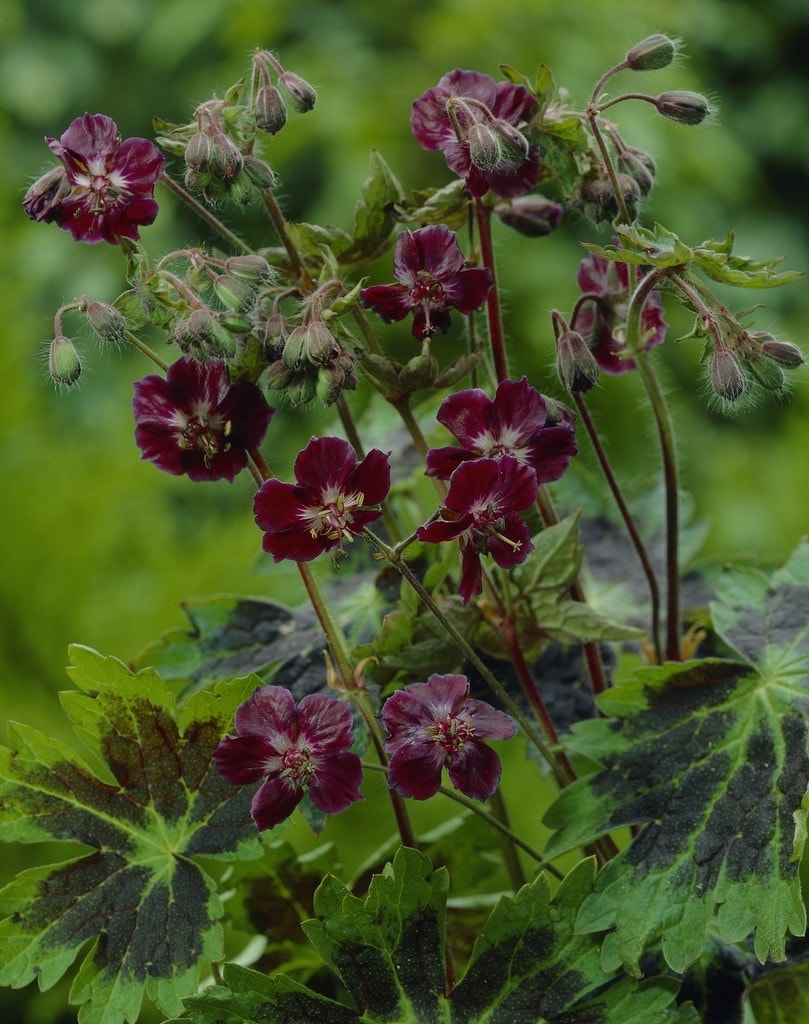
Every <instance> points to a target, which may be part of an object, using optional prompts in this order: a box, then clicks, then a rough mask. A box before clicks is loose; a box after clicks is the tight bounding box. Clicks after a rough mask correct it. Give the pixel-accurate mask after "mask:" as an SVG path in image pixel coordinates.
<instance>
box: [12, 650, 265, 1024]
mask: <svg viewBox="0 0 809 1024" xmlns="http://www.w3.org/2000/svg"><path fill="white" fill-rule="evenodd" d="M71 656H72V659H73V665H72V667H71V668H70V669H69V674H70V676H71V678H72V679H73V681H74V682H75V683H76V685H77V686H79V687H80V690H79V691H78V692H70V693H66V694H63V695H62V703H63V706H64V708H65V711H66V712H67V714H68V715H69V717H70V718H71V720H72V722H73V726H74V730H75V732H76V733H77V735H79V736H80V737H81V738H82V739H83V740H84V741H85V742H86V743H87V745H88V746H89V747H90V749H91V750H92V751H93V752H94V754H96V755H97V756H98V758H99V759H100V767H101V770H102V773H103V774H99V773H97V772H96V771H94V770H93V769H92V768H90V767H89V766H88V764H87V763H85V762H84V761H83V760H81V759H80V758H79V757H78V756H77V755H76V754H74V753H73V752H72V751H71V750H69V749H68V748H67V747H66V746H64V745H63V744H61V743H58V742H56V741H54V740H52V739H49V738H48V737H46V736H43V735H42V734H41V733H39V732H37V731H36V730H34V729H31V728H28V727H25V726H16V725H14V726H12V727H11V728H10V743H11V746H10V748H8V749H6V748H0V828H2V835H3V838H4V839H5V840H16V841H19V842H40V841H42V840H45V839H56V840H61V841H72V842H77V843H81V844H83V845H85V846H88V847H90V849H91V852H90V853H88V854H85V855H82V856H79V857H76V858H74V859H72V860H68V861H65V862H63V863H61V864H57V865H51V866H48V867H41V868H34V869H30V870H27V871H23V872H22V873H21V874H20V875H18V876H17V878H16V879H15V880H14V881H12V882H11V883H10V884H9V885H7V886H6V887H5V888H4V889H3V890H2V891H0V914H2V916H3V917H4V920H3V921H2V922H0V965H1V966H0V984H4V985H11V986H14V987H18V986H21V985H25V984H27V983H28V982H30V981H32V980H33V979H35V978H36V979H37V980H38V982H39V985H40V987H41V988H47V987H49V986H50V985H53V984H54V983H55V982H56V981H57V980H58V979H59V978H60V977H61V976H62V975H63V974H64V973H65V971H66V970H67V969H68V968H69V967H70V965H71V964H72V963H73V962H74V960H75V959H76V958H77V957H78V956H79V954H80V953H81V952H82V951H84V952H85V956H84V960H83V962H82V964H81V966H80V969H79V972H78V974H77V976H76V978H75V981H74V984H73V989H72V991H71V998H72V1000H73V1001H74V1002H75V1003H76V1004H78V1005H80V1006H81V1007H82V1009H81V1011H80V1013H79V1020H80V1022H81V1024H119V1022H121V1021H124V1020H127V1021H134V1020H135V1019H136V1018H137V1016H138V1012H139V1009H140V1005H141V1002H142V999H143V996H144V994H145V993H146V994H148V995H149V997H150V998H152V999H154V1000H155V1001H156V1002H157V1004H158V1006H160V1007H161V1009H163V1010H164V1011H165V1012H167V1013H177V1012H179V1010H180V1009H181V1003H180V1000H181V999H182V997H184V996H186V995H189V994H190V993H191V992H192V991H194V989H195V987H196V985H197V982H198V974H199V965H200V963H201V962H202V961H204V960H208V961H210V960H213V959H216V958H218V957H221V955H222V952H223V939H222V930H221V926H220V924H219V919H220V918H221V916H222V906H221V903H220V900H219V896H218V895H217V891H216V886H215V884H214V882H213V881H212V879H211V878H210V877H209V876H208V875H207V874H206V873H205V872H204V871H203V870H202V869H201V868H200V867H199V865H198V864H197V863H196V862H195V861H194V860H193V857H194V856H195V855H205V856H206V857H213V858H217V859H227V860H231V859H239V858H248V859H249V858H252V857H257V856H259V855H260V853H261V844H260V843H259V842H258V838H257V833H256V830H255V826H254V825H253V822H252V820H251V818H250V808H249V801H250V791H249V790H248V789H247V788H242V787H233V786H230V785H229V784H228V783H226V782H225V781H224V780H223V779H222V778H221V776H220V775H219V773H218V772H217V770H216V768H215V766H214V764H213V761H212V758H211V754H212V752H213V750H214V748H215V747H216V745H217V744H218V743H219V740H220V739H221V737H222V736H223V735H224V733H225V732H226V731H227V730H228V728H229V727H230V725H231V722H232V716H233V712H234V710H235V707H236V706H237V705H238V704H239V703H240V702H241V701H242V700H243V699H244V698H245V697H246V696H247V695H248V693H249V692H250V690H251V689H252V687H253V686H254V685H255V682H256V681H255V679H253V680H249V679H247V680H236V681H234V683H233V684H232V685H230V686H228V687H220V688H219V689H218V690H217V692H216V693H201V694H197V695H196V697H194V698H192V699H191V700H190V701H189V702H188V704H187V706H186V707H185V708H184V709H183V710H182V712H181V711H180V710H179V709H178V708H177V707H176V706H175V702H174V698H173V697H172V695H171V694H170V693H169V691H168V689H167V688H166V686H165V684H164V683H163V681H162V680H161V679H160V677H159V676H157V675H156V673H154V672H153V671H146V672H143V673H141V674H139V675H137V676H135V675H133V674H132V673H130V672H129V671H128V670H127V669H126V668H125V666H124V665H122V664H121V663H120V662H118V661H116V660H115V659H113V658H104V657H102V656H101V655H99V654H97V653H96V652H94V651H90V650H88V649H86V648H81V647H73V648H71Z"/></svg>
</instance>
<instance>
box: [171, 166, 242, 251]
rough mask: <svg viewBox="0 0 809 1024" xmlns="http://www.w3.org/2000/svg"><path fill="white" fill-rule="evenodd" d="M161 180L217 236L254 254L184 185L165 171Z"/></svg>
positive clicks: (237, 247)
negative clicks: (187, 190)
mask: <svg viewBox="0 0 809 1024" xmlns="http://www.w3.org/2000/svg"><path fill="white" fill-rule="evenodd" d="M160 180H161V181H162V182H163V184H164V185H165V186H166V188H168V189H169V190H170V191H171V192H173V193H174V194H175V195H176V196H178V197H179V198H180V199H182V201H183V202H184V203H185V205H186V206H188V207H189V208H190V209H191V210H193V211H194V213H195V214H196V215H197V216H198V217H199V218H200V219H201V220H204V221H205V223H206V224H208V225H209V226H210V227H212V228H213V229H214V231H216V232H217V234H219V235H221V236H222V238H224V239H225V241H226V242H229V243H230V244H231V245H232V246H234V247H235V248H236V249H241V251H242V252H244V253H247V254H248V255H249V254H250V253H252V251H253V250H252V249H251V248H250V246H249V245H248V244H247V243H246V242H243V241H242V239H241V238H239V236H238V235H237V234H234V232H233V231H231V230H230V228H229V227H226V226H225V225H224V224H223V223H222V221H221V220H219V218H218V217H216V216H215V215H214V214H213V213H211V211H210V210H209V209H208V208H207V207H206V206H203V205H202V203H201V202H199V200H197V199H195V198H194V197H193V196H192V195H191V193H190V192H186V190H185V189H184V188H183V187H182V185H181V184H180V183H179V182H177V181H175V180H174V178H172V177H171V175H169V174H166V173H165V171H164V172H163V177H162V178H161V179H160Z"/></svg>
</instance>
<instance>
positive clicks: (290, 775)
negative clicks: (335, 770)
mask: <svg viewBox="0 0 809 1024" xmlns="http://www.w3.org/2000/svg"><path fill="white" fill-rule="evenodd" d="M314 771H315V765H314V762H313V761H312V755H311V752H310V751H309V748H308V747H290V748H289V750H286V751H284V753H283V755H282V756H281V772H280V775H281V778H282V779H289V780H290V781H291V782H294V783H295V785H296V786H299V787H300V788H301V789H305V788H306V785H307V783H308V782H309V776H310V775H313V774H314Z"/></svg>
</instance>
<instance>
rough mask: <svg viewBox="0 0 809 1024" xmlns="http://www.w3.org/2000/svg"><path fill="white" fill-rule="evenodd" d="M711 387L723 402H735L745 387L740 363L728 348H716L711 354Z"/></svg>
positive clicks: (745, 383) (744, 378)
mask: <svg viewBox="0 0 809 1024" xmlns="http://www.w3.org/2000/svg"><path fill="white" fill-rule="evenodd" d="M710 374H711V388H712V389H713V393H714V394H715V395H716V397H717V398H721V400H722V401H723V402H735V401H736V400H737V399H738V398H741V396H742V395H743V394H744V392H745V390H746V389H747V377H746V376H745V373H744V370H743V369H742V364H741V363H740V362H739V360H738V359H737V357H736V355H735V354H734V353H733V352H731V351H730V349H727V348H723V349H717V350H716V352H714V354H713V356H711V366H710Z"/></svg>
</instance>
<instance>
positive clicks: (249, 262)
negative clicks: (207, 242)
mask: <svg viewBox="0 0 809 1024" xmlns="http://www.w3.org/2000/svg"><path fill="white" fill-rule="evenodd" d="M225 269H226V270H227V272H228V273H229V274H232V275H233V276H234V277H238V278H240V279H241V280H242V281H267V280H268V279H269V278H271V277H272V276H273V269H272V267H271V266H270V264H269V263H268V262H267V261H266V260H265V259H264V257H263V256H259V255H258V254H257V253H250V254H249V255H246V256H231V257H230V258H229V259H227V260H225Z"/></svg>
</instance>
